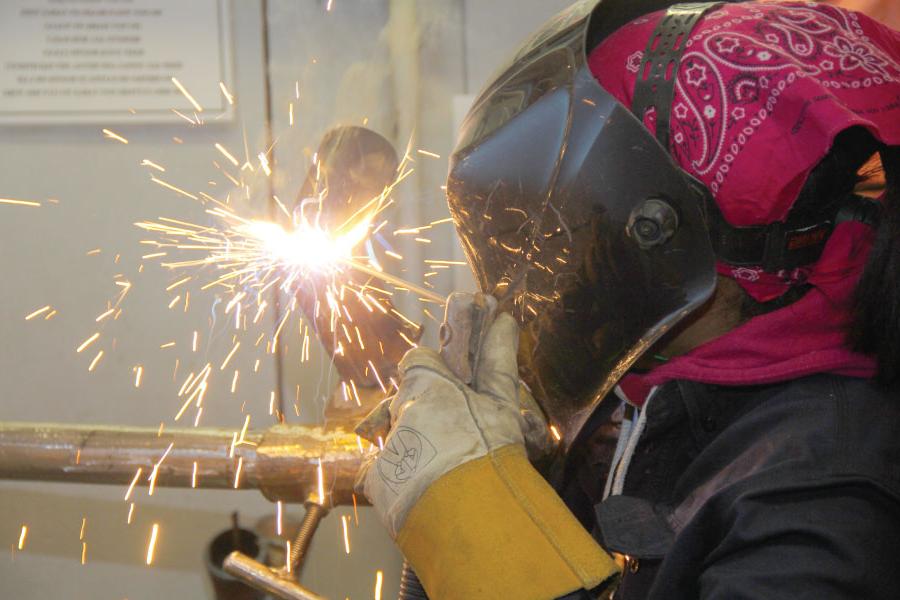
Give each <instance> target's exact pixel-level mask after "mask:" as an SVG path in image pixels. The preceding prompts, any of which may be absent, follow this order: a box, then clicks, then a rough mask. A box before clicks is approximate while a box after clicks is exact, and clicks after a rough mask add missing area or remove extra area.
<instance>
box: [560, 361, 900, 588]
mask: <svg viewBox="0 0 900 600" xmlns="http://www.w3.org/2000/svg"><path fill="white" fill-rule="evenodd" d="M647 410H648V413H647V425H646V429H645V431H644V433H643V435H642V436H641V438H640V443H639V444H638V446H637V449H636V453H635V455H634V457H633V459H632V462H631V466H630V468H629V470H628V476H627V478H626V479H625V486H624V492H623V495H621V496H615V497H611V498H608V499H607V500H605V501H602V502H601V501H600V499H601V496H602V491H603V484H604V480H605V476H606V471H607V470H608V463H609V452H608V448H606V445H604V444H593V445H592V444H588V445H587V449H586V450H585V451H584V452H583V453H582V454H580V456H579V457H577V458H576V459H575V460H576V462H575V463H574V464H575V471H574V477H573V478H572V481H571V482H570V483H569V485H568V486H567V487H566V489H565V490H564V491H563V494H562V495H563V498H564V500H565V501H566V503H567V504H568V505H569V507H570V508H571V509H572V510H573V512H574V513H575V514H576V516H578V517H579V519H580V520H581V521H582V523H583V524H584V525H585V527H587V528H588V529H589V530H591V531H592V532H593V533H594V536H595V537H596V539H597V540H598V541H599V542H600V543H601V544H602V545H603V546H604V547H605V548H606V549H608V550H609V551H611V552H616V553H620V554H623V555H626V556H627V557H628V559H627V561H626V568H625V570H624V573H623V576H622V581H621V584H620V586H619V589H618V591H617V592H616V595H615V596H614V598H615V599H616V600H646V599H650V600H658V599H663V598H665V599H680V598H700V599H703V600H744V599H748V600H749V599H753V600H778V599H782V598H783V599H788V598H790V599H791V600H794V599H806V598H809V599H811V600H813V599H814V600H829V599H851V598H852V599H854V600H855V599H874V600H880V599H884V600H888V599H891V600H896V599H898V598H900V391H898V390H897V389H893V390H884V389H881V388H878V387H877V386H876V385H874V384H873V383H871V382H869V381H866V380H862V379H853V378H847V377H838V376H832V375H815V376H811V377H805V378H802V379H798V380H795V381H791V382H787V383H780V384H776V385H766V386H753V387H723V386H713V385H704V384H698V383H692V382H686V381H675V382H670V383H668V384H666V385H664V386H663V387H662V388H661V389H659V390H658V391H657V393H656V395H655V396H654V397H653V399H652V401H651V402H650V404H649V408H648V409H647ZM593 597H595V595H594V594H588V593H587V592H579V593H576V594H573V595H570V596H567V598H571V599H575V598H593Z"/></svg>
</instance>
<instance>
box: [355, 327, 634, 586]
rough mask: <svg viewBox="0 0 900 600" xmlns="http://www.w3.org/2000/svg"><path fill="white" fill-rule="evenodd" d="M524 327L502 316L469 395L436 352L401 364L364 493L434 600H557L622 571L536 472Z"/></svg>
mask: <svg viewBox="0 0 900 600" xmlns="http://www.w3.org/2000/svg"><path fill="white" fill-rule="evenodd" d="M518 335H519V333H518V327H517V325H516V322H515V320H514V319H513V318H512V317H511V316H509V315H507V314H501V315H499V316H498V317H497V318H496V319H495V321H494V323H493V324H492V325H491V327H490V329H489V331H488V334H487V336H486V338H485V341H484V345H483V347H482V351H481V359H480V363H479V364H478V365H477V368H476V376H475V382H474V385H473V387H469V386H466V385H465V384H464V383H463V382H462V381H460V380H459V378H457V377H456V376H455V375H454V374H453V373H452V372H451V371H450V369H449V368H448V367H447V366H446V365H445V363H444V361H443V360H442V359H441V357H440V356H439V355H438V354H437V352H435V351H433V350H431V349H429V348H416V349H414V350H411V351H410V352H409V353H407V355H406V356H405V357H404V358H403V360H402V361H401V363H400V369H399V374H400V378H401V381H400V386H399V390H398V392H397V394H396V395H395V397H394V398H393V400H392V401H391V404H390V413H391V422H392V427H391V431H390V433H389V434H388V436H387V438H386V439H385V441H384V449H383V450H382V451H381V452H380V453H378V454H377V455H373V456H372V457H371V459H370V460H369V462H368V463H367V464H365V465H364V466H363V468H362V469H361V471H360V479H359V482H358V485H359V487H360V488H361V489H362V491H363V492H364V493H365V495H366V497H367V498H368V499H369V501H370V502H371V503H372V505H373V506H374V507H375V510H376V512H377V513H378V515H379V517H380V518H381V520H382V522H383V523H384V525H385V526H386V527H387V529H388V531H389V533H390V535H391V537H392V538H394V539H395V540H396V541H397V543H398V545H399V546H400V548H401V550H402V551H403V554H404V555H405V556H406V558H407V560H409V562H410V564H411V565H412V566H413V568H414V569H415V571H416V574H417V575H418V576H419V579H420V580H421V581H422V583H423V585H424V586H425V589H426V591H427V592H428V594H429V597H431V598H432V600H451V599H462V598H465V599H467V600H479V599H487V598H490V599H496V598H516V599H517V600H528V599H533V600H550V599H553V598H557V597H559V596H563V595H565V594H567V593H569V592H573V591H576V590H579V589H593V588H594V587H596V586H598V585H599V584H601V583H602V582H603V581H605V580H606V579H608V578H609V577H611V576H612V575H614V574H615V573H616V571H617V567H616V566H615V563H614V562H613V560H612V559H611V558H610V557H609V556H608V555H607V554H606V553H605V552H604V551H603V550H602V549H601V548H600V546H599V545H597V543H596V542H595V541H594V540H593V538H591V536H590V535H589V534H588V533H587V532H586V531H585V530H584V529H583V528H582V526H581V525H580V523H579V522H578V521H577V519H576V518H575V517H574V515H572V513H571V512H569V510H568V509H567V508H566V506H565V504H563V502H562V500H561V499H560V498H559V496H557V494H556V493H555V492H554V490H553V489H552V488H551V487H550V486H549V485H548V484H547V483H546V481H545V480H544V479H543V478H542V477H541V476H540V474H539V473H538V472H537V471H536V470H535V469H534V468H533V467H532V466H531V464H530V463H529V461H528V458H527V456H526V451H525V434H524V433H523V429H528V428H529V427H530V425H529V423H528V422H527V421H526V418H525V417H524V416H523V412H522V411H521V410H520V399H519V397H518V393H519V389H520V387H519V379H518V370H517V367H516V352H517V346H518Z"/></svg>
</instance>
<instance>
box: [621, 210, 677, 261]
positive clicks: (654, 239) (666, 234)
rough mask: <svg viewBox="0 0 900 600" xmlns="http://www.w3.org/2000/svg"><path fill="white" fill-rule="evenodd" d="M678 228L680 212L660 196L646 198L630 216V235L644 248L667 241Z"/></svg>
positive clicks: (628, 228)
mask: <svg viewBox="0 0 900 600" xmlns="http://www.w3.org/2000/svg"><path fill="white" fill-rule="evenodd" d="M677 229H678V213H676V212H675V209H674V208H672V206H671V205H670V204H669V203H668V202H666V201H665V200H662V199H660V198H649V199H647V200H644V202H642V203H641V204H640V205H639V206H637V207H636V208H635V209H634V210H633V211H631V215H630V216H629V217H628V225H627V232H628V235H629V236H630V237H632V238H634V240H635V241H636V242H637V244H638V246H640V247H641V248H642V249H643V250H647V249H649V248H653V247H654V246H659V245H661V244H664V243H666V242H667V241H669V240H670V239H671V238H672V236H673V235H675V231H676V230H677Z"/></svg>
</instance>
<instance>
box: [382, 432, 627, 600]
mask: <svg viewBox="0 0 900 600" xmlns="http://www.w3.org/2000/svg"><path fill="white" fill-rule="evenodd" d="M397 543H398V545H399V546H400V548H401V549H402V550H403V554H404V555H405V556H406V558H407V560H409V562H410V564H411V565H412V566H413V568H414V569H415V571H416V574H417V575H418V576H419V579H420V580H421V581H422V583H423V585H424V586H425V589H426V591H427V592H428V595H429V596H430V597H432V598H436V599H439V600H451V599H456V598H460V599H462V598H465V599H467V600H479V599H488V598H491V599H493V598H516V599H521V600H528V599H534V600H547V599H549V598H557V597H559V596H563V595H565V594H567V593H570V592H573V591H576V590H579V589H593V588H595V587H597V586H598V585H600V584H601V583H603V582H604V581H605V580H607V579H609V578H610V577H611V576H613V575H615V574H616V573H617V571H618V568H617V566H616V564H615V562H614V561H613V559H612V558H610V557H609V555H607V554H606V553H605V552H604V551H603V550H602V549H601V548H600V546H599V545H598V544H597V542H595V541H594V539H593V538H592V537H591V536H590V535H589V534H588V533H587V531H585V530H584V528H583V527H582V526H581V524H580V523H579V522H578V520H577V519H576V518H575V516H574V515H573V514H572V513H571V512H570V511H569V509H568V508H566V506H565V504H563V502H562V500H561V499H560V498H559V496H558V495H557V494H556V492H554V491H553V489H552V488H551V487H550V486H549V485H548V484H547V482H546V481H544V479H543V478H542V477H541V476H540V474H538V472H537V471H536V470H535V469H534V467H532V466H531V464H530V463H529V462H528V458H527V457H526V455H525V451H524V448H522V447H521V446H518V445H509V446H504V447H502V448H499V449H497V450H495V451H493V452H491V453H489V454H488V455H486V456H484V457H481V458H478V459H475V460H472V461H469V462H466V463H464V464H463V465H461V466H459V467H457V468H455V469H453V470H452V471H449V472H448V473H446V474H445V475H444V476H442V477H441V478H440V479H438V480H437V481H435V482H434V483H433V484H432V485H431V486H430V487H429V488H428V490H427V491H426V492H425V493H424V494H423V496H422V497H421V498H420V499H419V501H418V502H417V503H416V505H415V506H414V507H413V508H412V510H411V511H410V512H409V515H408V517H407V519H406V522H405V523H404V525H403V528H402V529H401V530H400V533H399V535H398V536H397Z"/></svg>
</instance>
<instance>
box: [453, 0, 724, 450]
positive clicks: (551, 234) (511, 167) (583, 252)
mask: <svg viewBox="0 0 900 600" xmlns="http://www.w3.org/2000/svg"><path fill="white" fill-rule="evenodd" d="M668 4H670V3H667V2H655V3H654V2H646V1H642V0H628V1H626V2H621V1H620V2H612V1H610V0H606V1H604V2H601V3H599V4H598V3H597V2H596V0H585V1H583V2H579V3H576V4H575V5H573V6H572V7H570V8H569V9H567V10H566V11H564V12H563V13H561V14H559V15H558V16H557V17H555V18H554V19H553V20H551V21H550V22H549V23H547V24H546V25H545V26H544V27H543V28H542V29H541V30H539V31H538V32H537V33H536V34H535V35H534V36H533V37H532V38H531V39H530V40H529V41H527V42H526V43H525V44H524V46H523V47H522V48H521V49H520V50H519V51H518V52H517V53H516V54H515V55H514V56H513V58H512V60H510V61H509V63H508V64H507V65H506V66H505V67H503V68H502V69H500V72H499V74H498V75H497V76H496V77H494V78H493V80H492V82H491V83H489V84H488V85H487V87H486V88H485V89H484V90H483V91H482V92H481V93H480V94H479V95H478V97H477V99H476V100H475V102H474V104H473V106H472V108H471V110H470V111H469V113H468V115H467V117H466V118H465V120H464V122H463V124H462V127H461V130H460V134H459V139H458V142H457V146H456V148H455V151H454V153H453V156H452V158H451V161H450V172H449V178H448V182H447V194H448V202H449V206H450V212H451V214H452V215H453V218H454V221H455V223H456V227H457V231H458V233H459V236H460V238H461V240H462V244H463V247H464V249H465V252H466V254H467V257H468V260H469V263H470V265H471V267H472V269H473V271H474V274H475V278H476V280H477V283H478V285H479V287H480V289H481V291H483V292H486V293H491V294H493V295H494V296H496V297H497V298H498V299H499V300H500V303H501V308H503V309H505V310H509V311H511V312H512V313H513V315H514V316H515V317H517V319H519V322H520V324H521V325H522V327H523V333H522V340H521V344H520V353H519V364H520V369H521V375H522V378H523V380H524V381H525V382H526V383H527V384H528V385H529V386H530V388H531V390H532V392H533V393H534V396H535V398H536V399H537V400H538V402H539V403H540V404H541V406H542V408H543V409H544V411H545V412H546V414H547V416H548V418H549V419H550V422H551V423H552V424H554V425H556V426H557V427H558V428H559V429H560V430H561V431H562V432H563V447H564V448H566V449H568V448H571V446H572V444H573V443H574V442H575V441H576V440H577V439H578V436H579V432H580V431H582V430H583V429H584V430H587V428H585V427H584V425H585V423H586V422H587V421H588V420H589V419H590V418H591V416H592V414H595V412H599V411H596V409H597V407H598V406H599V405H601V401H602V399H603V398H604V397H605V396H606V395H607V394H608V393H609V392H610V390H611V389H612V388H613V387H614V386H615V384H616V382H617V381H618V380H619V378H620V377H621V376H622V375H623V374H624V373H625V372H626V371H627V370H628V369H629V368H630V367H631V366H632V365H633V364H634V362H635V361H636V359H638V358H639V357H640V356H641V354H642V353H643V352H645V350H647V348H649V347H650V346H651V345H652V344H653V343H654V342H655V341H657V340H658V339H659V338H660V336H662V335H663V334H665V333H666V332H667V331H669V330H671V329H672V327H673V326H674V325H675V324H676V323H678V322H679V321H680V320H681V319H683V318H684V317H685V316H686V315H688V314H690V313H691V312H692V311H693V310H695V309H696V308H698V307H699V306H700V305H702V304H703V303H704V302H705V301H706V300H707V299H708V298H709V297H710V296H711V294H712V292H713V290H714V288H715V280H716V274H715V257H714V253H713V250H712V246H711V242H710V236H709V233H708V230H707V224H706V217H705V206H706V205H707V202H708V200H709V196H708V191H707V190H706V188H705V187H704V186H703V185H701V184H700V183H699V182H697V181H696V180H694V179H693V178H692V177H690V176H689V175H688V174H687V173H686V172H684V171H683V170H682V169H680V168H679V167H678V166H677V165H676V164H675V162H674V161H673V159H672V158H671V157H670V155H669V153H668V151H667V150H666V149H665V147H664V146H663V145H662V144H660V142H659V141H658V140H657V139H656V137H654V135H653V134H651V133H650V131H649V130H648V129H646V128H645V127H644V126H643V124H642V121H641V119H639V118H637V117H636V116H635V114H634V113H633V112H632V110H630V109H629V108H628V107H626V106H623V105H622V104H620V103H619V102H618V101H617V100H616V99H615V98H614V97H613V96H612V95H611V94H610V93H609V92H607V91H606V90H604V89H603V87H601V85H600V84H599V83H598V81H597V80H596V79H595V78H594V76H593V75H592V74H591V71H590V70H589V68H588V64H587V56H588V53H589V52H590V50H591V49H592V48H594V47H595V46H596V45H597V44H598V43H599V42H600V41H602V39H603V38H604V37H605V36H606V35H608V34H609V33H612V31H614V30H615V29H617V28H618V27H620V26H621V25H624V24H625V23H627V22H629V21H630V20H631V19H633V18H635V17H638V16H640V15H641V14H645V13H648V12H651V11H653V10H657V9H660V8H665V7H666V6H667V5H668ZM680 26H681V27H688V31H689V27H690V26H692V23H687V22H684V23H681V25H680ZM651 91H652V90H651ZM636 95H637V94H636ZM607 404H609V403H607Z"/></svg>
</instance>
